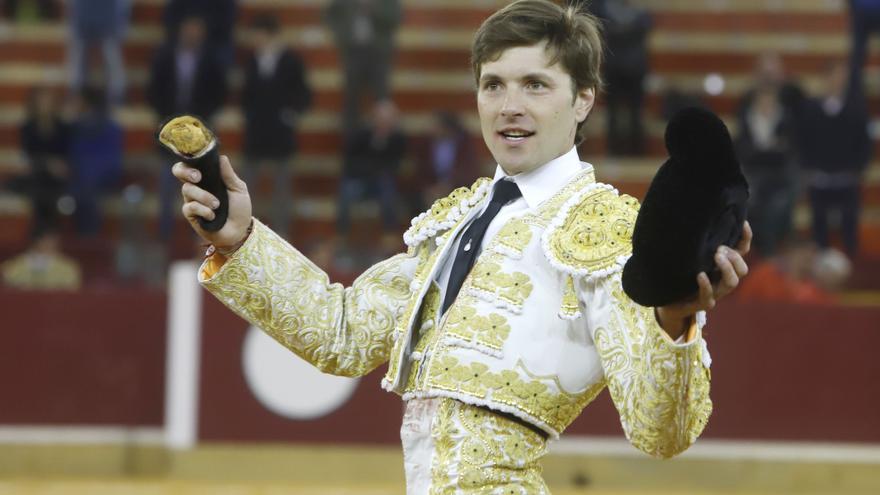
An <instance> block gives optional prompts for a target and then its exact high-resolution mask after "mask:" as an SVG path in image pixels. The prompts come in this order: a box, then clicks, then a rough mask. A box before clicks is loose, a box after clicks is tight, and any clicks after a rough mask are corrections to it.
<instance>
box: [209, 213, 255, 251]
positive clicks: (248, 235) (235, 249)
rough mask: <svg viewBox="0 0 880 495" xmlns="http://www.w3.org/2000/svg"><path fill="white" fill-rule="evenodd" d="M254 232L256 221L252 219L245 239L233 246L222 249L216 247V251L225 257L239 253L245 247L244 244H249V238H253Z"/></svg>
mask: <svg viewBox="0 0 880 495" xmlns="http://www.w3.org/2000/svg"><path fill="white" fill-rule="evenodd" d="M253 231H254V219H253V218H251V223H250V225H248V228H247V231H246V232H245V234H244V237H243V238H242V239H241V240H240V241H238V242H237V243H235V244H233V245H232V246H222V247H221V246H214V250H216V251H217V252H218V253H220V254H222V255H223V256H231V255H232V253H234V252H236V251H238V250H239V249H240V248H241V247H242V246H244V243H245V242H247V240H248V237H250V236H251V232H253Z"/></svg>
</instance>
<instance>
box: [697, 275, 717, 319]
mask: <svg viewBox="0 0 880 495" xmlns="http://www.w3.org/2000/svg"><path fill="white" fill-rule="evenodd" d="M697 285H698V286H699V287H700V296H699V300H698V308H696V311H705V310H709V309H712V308H714V307H715V290H714V289H713V288H712V282H711V281H710V280H709V276H708V275H706V272H700V274H699V275H697ZM696 311H695V312H696Z"/></svg>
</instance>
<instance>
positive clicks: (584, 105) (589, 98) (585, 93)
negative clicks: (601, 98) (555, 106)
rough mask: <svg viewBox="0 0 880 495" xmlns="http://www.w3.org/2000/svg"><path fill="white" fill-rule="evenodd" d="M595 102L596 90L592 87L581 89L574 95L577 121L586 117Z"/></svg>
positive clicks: (581, 120)
mask: <svg viewBox="0 0 880 495" xmlns="http://www.w3.org/2000/svg"><path fill="white" fill-rule="evenodd" d="M595 102H596V91H595V90H594V89H593V88H584V89H581V90H580V91H578V92H577V93H576V94H575V95H574V112H575V117H576V118H577V121H578V122H579V123H580V122H583V121H584V120H586V119H587V115H590V110H592V109H593V103H595Z"/></svg>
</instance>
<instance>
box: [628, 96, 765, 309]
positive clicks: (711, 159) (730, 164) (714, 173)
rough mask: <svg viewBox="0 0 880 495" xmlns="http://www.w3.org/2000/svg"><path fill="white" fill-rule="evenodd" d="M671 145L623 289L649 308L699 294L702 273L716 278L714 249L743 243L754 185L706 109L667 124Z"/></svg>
mask: <svg viewBox="0 0 880 495" xmlns="http://www.w3.org/2000/svg"><path fill="white" fill-rule="evenodd" d="M666 149H667V151H669V159H668V160H667V161H666V163H664V164H663V166H661V167H660V169H659V170H658V171H657V175H655V176H654V180H653V181H652V182H651V187H650V188H648V193H647V194H646V195H645V199H644V201H643V202H642V207H641V209H640V210H639V215H638V218H637V219H636V225H635V230H634V232H633V239H632V243H633V254H632V257H631V258H630V259H629V261H627V263H626V266H625V267H624V269H623V290H624V291H625V292H626V294H627V295H628V296H629V297H630V298H631V299H632V300H633V301H635V302H637V303H639V304H641V305H643V306H664V305H667V304H670V303H676V302H680V301H683V300H685V299H687V298H688V297H691V296H694V295H696V293H697V291H698V290H699V286H698V285H697V274H699V273H700V272H703V271H704V272H706V273H707V274H708V275H709V279H710V280H711V281H712V282H713V283H714V282H716V281H717V280H718V279H719V277H720V272H719V271H718V269H717V267H716V266H715V260H714V255H715V251H716V250H717V249H718V246H720V245H722V244H723V245H726V246H735V245H736V243H737V242H739V240H740V238H741V237H742V229H743V222H744V221H745V218H746V201H747V200H748V197H749V186H748V183H747V182H746V179H745V177H744V176H743V174H742V171H741V170H740V166H739V161H738V160H737V158H736V153H735V151H734V149H733V142H732V141H731V139H730V133H729V132H728V131H727V127H725V126H724V123H723V122H722V121H721V119H719V118H718V117H717V116H716V115H715V114H713V113H712V112H710V111H708V110H705V109H702V108H686V109H684V110H681V111H679V112H678V113H676V114H675V115H674V116H673V117H672V119H671V120H670V121H669V124H668V125H667V126H666Z"/></svg>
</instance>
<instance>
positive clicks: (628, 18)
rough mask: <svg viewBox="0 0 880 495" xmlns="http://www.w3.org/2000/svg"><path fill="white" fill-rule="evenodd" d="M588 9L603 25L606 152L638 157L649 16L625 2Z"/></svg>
mask: <svg viewBox="0 0 880 495" xmlns="http://www.w3.org/2000/svg"><path fill="white" fill-rule="evenodd" d="M592 8H593V11H594V12H595V14H596V16H597V17H599V18H600V19H602V20H603V21H604V28H605V29H604V34H605V42H606V47H607V52H608V56H607V59H606V62H605V82H606V83H607V85H608V88H607V91H606V95H605V105H606V109H605V111H606V112H607V114H606V117H607V119H608V136H607V139H608V151H609V152H611V153H612V154H615V155H638V154H641V153H642V152H643V151H644V149H645V126H644V124H643V116H642V107H643V106H644V101H645V76H646V75H647V74H648V34H649V32H650V30H651V24H652V20H651V15H650V14H649V13H648V12H647V11H646V10H644V9H642V8H640V7H638V6H636V5H632V4H631V3H630V2H629V0H601V1H595V2H593V3H592Z"/></svg>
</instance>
